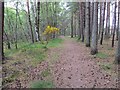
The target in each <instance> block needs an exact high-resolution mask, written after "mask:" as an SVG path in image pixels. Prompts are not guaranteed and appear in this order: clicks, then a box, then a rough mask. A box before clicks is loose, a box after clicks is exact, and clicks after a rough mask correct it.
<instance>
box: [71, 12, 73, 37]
mask: <svg viewBox="0 0 120 90" xmlns="http://www.w3.org/2000/svg"><path fill="white" fill-rule="evenodd" d="M71 38H73V12H72V15H71Z"/></svg>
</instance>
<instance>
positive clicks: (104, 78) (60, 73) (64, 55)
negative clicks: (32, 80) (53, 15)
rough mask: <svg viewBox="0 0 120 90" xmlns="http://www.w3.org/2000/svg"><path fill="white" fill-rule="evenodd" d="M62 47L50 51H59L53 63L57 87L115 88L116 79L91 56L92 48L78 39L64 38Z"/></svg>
mask: <svg viewBox="0 0 120 90" xmlns="http://www.w3.org/2000/svg"><path fill="white" fill-rule="evenodd" d="M62 38H63V39H64V43H63V46H62V48H59V49H57V50H53V51H51V52H50V53H51V54H55V53H59V55H58V57H57V58H58V60H57V61H56V63H55V64H53V65H52V73H53V79H54V83H55V86H56V87H57V88H93V87H95V88H115V87H117V85H116V79H115V78H113V77H112V76H111V75H107V74H106V73H105V72H104V70H102V69H101V68H100V67H99V65H98V64H97V63H96V62H95V61H94V60H96V58H93V57H91V55H90V53H89V52H90V51H89V50H90V49H89V48H86V47H85V46H84V44H81V43H78V42H77V41H75V40H73V39H70V38H64V37H62Z"/></svg>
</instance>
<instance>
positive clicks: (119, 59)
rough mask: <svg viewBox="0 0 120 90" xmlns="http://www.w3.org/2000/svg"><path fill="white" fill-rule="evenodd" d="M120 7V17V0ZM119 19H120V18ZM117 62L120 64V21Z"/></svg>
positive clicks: (119, 6)
mask: <svg viewBox="0 0 120 90" xmlns="http://www.w3.org/2000/svg"><path fill="white" fill-rule="evenodd" d="M118 8H119V11H118V12H119V17H120V1H119V5H118ZM119 21H120V18H119ZM115 62H117V63H118V64H120V23H119V38H118V47H117V50H116V56H115Z"/></svg>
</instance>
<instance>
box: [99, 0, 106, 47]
mask: <svg viewBox="0 0 120 90" xmlns="http://www.w3.org/2000/svg"><path fill="white" fill-rule="evenodd" d="M105 8H106V2H104V9H103V18H102V22H101V30H102V32H101V39H100V45H102V44H103V37H104V36H103V35H104V21H105Z"/></svg>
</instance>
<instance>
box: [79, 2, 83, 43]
mask: <svg viewBox="0 0 120 90" xmlns="http://www.w3.org/2000/svg"><path fill="white" fill-rule="evenodd" d="M83 13H84V3H83V2H80V29H81V39H82V42H84V14H83Z"/></svg>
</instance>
